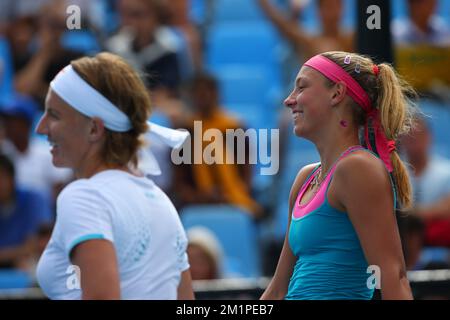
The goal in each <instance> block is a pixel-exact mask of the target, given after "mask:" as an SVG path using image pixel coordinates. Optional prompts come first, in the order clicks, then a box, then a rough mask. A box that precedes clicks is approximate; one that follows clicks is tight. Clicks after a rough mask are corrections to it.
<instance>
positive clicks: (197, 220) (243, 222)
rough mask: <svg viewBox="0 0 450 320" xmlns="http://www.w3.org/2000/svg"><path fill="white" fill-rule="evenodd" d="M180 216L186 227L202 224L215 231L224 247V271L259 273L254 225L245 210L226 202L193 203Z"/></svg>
mask: <svg viewBox="0 0 450 320" xmlns="http://www.w3.org/2000/svg"><path fill="white" fill-rule="evenodd" d="M180 217H181V221H182V223H183V226H184V227H185V228H186V230H189V228H192V227H194V226H203V227H206V228H208V229H210V230H211V231H212V232H213V233H214V234H215V236H216V237H217V239H218V240H219V242H220V243H221V244H222V246H223V248H224V254H225V266H224V267H225V270H224V271H225V275H227V276H228V277H230V276H233V277H259V276H261V270H260V268H261V264H260V246H259V244H258V234H257V228H256V225H255V223H254V221H253V219H252V218H251V217H250V215H249V214H248V213H245V212H243V211H242V210H240V209H239V208H236V207H233V206H228V205H193V206H189V207H185V208H184V209H183V210H182V211H181V212H180Z"/></svg>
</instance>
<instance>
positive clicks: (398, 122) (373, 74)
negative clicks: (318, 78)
mask: <svg viewBox="0 0 450 320" xmlns="http://www.w3.org/2000/svg"><path fill="white" fill-rule="evenodd" d="M322 55H323V56H325V57H326V58H328V59H330V60H332V61H334V62H335V63H336V64H338V65H339V66H340V67H341V68H342V69H344V70H345V71H346V72H347V73H348V74H349V75H350V76H352V78H353V79H355V80H356V81H357V82H358V83H359V85H360V86H361V87H362V88H363V89H364V91H365V92H366V93H367V95H368V96H369V99H370V101H371V103H372V106H373V107H375V108H377V109H379V115H380V118H379V119H380V121H381V126H382V128H383V130H384V133H385V136H386V138H387V140H388V141H389V140H394V141H395V140H397V139H398V137H399V136H400V135H402V134H405V133H407V132H408V131H409V130H410V128H411V125H412V122H413V120H412V119H413V116H414V113H416V111H415V110H416V108H414V107H415V105H414V103H413V100H415V99H416V98H417V94H416V92H415V91H414V89H413V88H412V87H411V86H410V85H409V84H408V83H407V82H406V81H404V80H403V79H402V78H401V77H400V76H399V75H398V74H397V73H396V72H395V70H394V68H393V67H392V66H391V65H389V64H387V63H382V64H380V65H378V66H375V64H374V62H373V61H372V59H370V58H368V57H365V56H362V55H358V54H350V53H347V52H341V51H332V52H326V53H323V54H322ZM349 55H350V56H351V59H346V57H348V56H349ZM354 105H355V106H354V108H353V110H354V116H355V119H356V121H358V125H360V126H364V125H365V122H366V116H365V114H364V111H363V110H362V108H361V107H360V106H359V105H357V104H356V102H354ZM390 159H391V162H392V167H393V171H392V175H391V178H393V182H394V184H395V185H396V189H397V199H398V203H399V205H400V207H401V209H402V210H407V209H409V208H411V206H412V202H413V199H412V192H411V184H410V181H409V177H408V173H407V170H406V167H405V165H404V163H403V162H402V160H401V159H400V156H399V155H398V153H397V151H396V150H393V151H392V152H391V153H390Z"/></svg>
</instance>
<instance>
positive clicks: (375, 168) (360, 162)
mask: <svg viewBox="0 0 450 320" xmlns="http://www.w3.org/2000/svg"><path fill="white" fill-rule="evenodd" d="M335 175H337V176H342V175H344V176H347V177H353V176H356V177H362V178H364V177H368V176H370V177H374V176H380V177H385V176H386V175H387V171H386V168H385V167H384V164H383V162H382V161H381V160H380V159H379V158H378V157H377V156H375V155H373V154H372V153H370V152H367V151H362V150H361V151H355V152H353V153H351V154H349V155H348V156H346V157H345V158H343V159H342V160H340V161H339V162H338V164H337V165H336V171H335Z"/></svg>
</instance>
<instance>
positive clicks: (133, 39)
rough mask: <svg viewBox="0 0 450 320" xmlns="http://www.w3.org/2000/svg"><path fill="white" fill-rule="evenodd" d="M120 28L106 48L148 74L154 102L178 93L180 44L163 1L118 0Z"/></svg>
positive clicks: (157, 102) (148, 82)
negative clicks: (169, 23)
mask: <svg viewBox="0 0 450 320" xmlns="http://www.w3.org/2000/svg"><path fill="white" fill-rule="evenodd" d="M118 9H119V16H120V20H121V28H120V30H119V33H118V34H116V35H114V36H113V37H111V38H110V39H109V40H108V41H107V42H106V49H107V50H108V51H111V52H113V53H116V54H118V55H120V56H122V57H123V58H125V59H126V60H127V61H128V62H129V63H130V64H131V65H132V66H133V67H134V68H136V69H137V70H139V71H140V72H142V73H144V74H145V80H146V83H147V86H148V87H149V89H151V90H152V99H153V102H154V104H157V105H159V104H161V103H164V100H166V99H168V98H171V97H173V96H174V95H176V94H177V90H178V87H179V85H180V81H181V76H180V65H179V60H178V56H177V54H178V50H179V45H178V41H177V38H176V35H175V34H174V33H173V31H171V30H170V29H169V28H167V27H166V26H164V25H163V21H164V20H165V19H166V17H167V16H166V12H165V10H164V6H162V5H161V0H118Z"/></svg>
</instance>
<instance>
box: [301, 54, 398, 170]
mask: <svg viewBox="0 0 450 320" xmlns="http://www.w3.org/2000/svg"><path fill="white" fill-rule="evenodd" d="M304 65H305V66H308V67H310V68H313V69H314V70H316V71H318V72H320V73H321V74H322V75H324V76H325V77H327V78H328V79H329V80H331V81H333V82H334V83H337V82H343V83H345V85H346V86H347V94H348V95H349V96H350V97H351V98H352V99H353V100H354V101H355V102H356V103H357V104H358V105H359V106H361V108H362V109H363V110H364V111H365V112H366V117H367V120H366V125H365V128H364V138H365V143H366V145H367V148H368V149H369V150H372V151H374V152H375V153H377V154H378V155H379V157H380V159H381V160H382V161H383V162H384V164H385V166H386V168H387V169H388V171H389V172H392V171H393V167H392V162H391V157H390V153H391V152H393V151H394V150H395V141H394V140H390V141H388V140H387V138H386V135H385V133H384V129H383V127H382V126H381V121H380V115H379V112H378V109H374V108H372V104H371V102H370V98H369V95H368V94H367V92H366V91H364V89H363V88H362V87H361V86H360V85H359V83H358V82H357V81H356V80H355V79H353V77H352V76H351V75H349V74H348V73H347V72H346V71H345V70H344V69H343V68H341V66H339V65H338V64H337V63H335V62H333V61H331V60H330V59H328V58H326V57H324V56H322V55H320V54H319V55H316V56H314V57H312V58H311V59H309V60H308V61H307V62H305V64H304ZM377 71H378V72H379V69H378V68H377ZM374 72H375V70H374ZM369 127H370V128H369ZM371 137H374V141H372V140H373V139H371Z"/></svg>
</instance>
